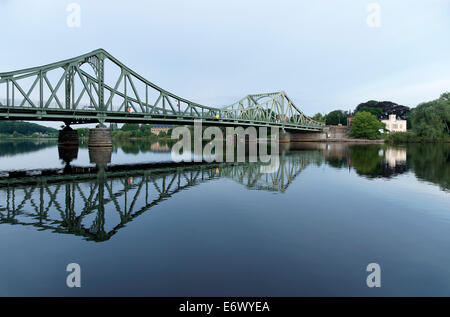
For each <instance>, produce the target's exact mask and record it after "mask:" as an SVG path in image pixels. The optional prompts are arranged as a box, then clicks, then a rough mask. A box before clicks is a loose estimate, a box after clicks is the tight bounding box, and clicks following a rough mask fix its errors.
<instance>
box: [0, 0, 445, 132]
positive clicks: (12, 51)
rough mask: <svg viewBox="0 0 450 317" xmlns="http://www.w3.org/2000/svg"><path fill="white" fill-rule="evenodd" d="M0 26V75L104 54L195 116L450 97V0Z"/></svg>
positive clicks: (106, 9) (104, 10)
mask: <svg viewBox="0 0 450 317" xmlns="http://www.w3.org/2000/svg"><path fill="white" fill-rule="evenodd" d="M71 3H76V4H78V5H79V8H80V15H79V17H80V20H79V21H80V24H79V27H73V25H71V26H72V27H71V26H70V25H69V24H68V23H67V19H68V16H69V15H70V14H71V13H72V12H70V11H68V10H67V8H68V6H69V5H70V4H71ZM0 16H1V19H0V30H2V31H1V33H0V34H1V36H0V41H1V46H0V72H5V71H12V70H18V69H23V68H27V67H33V66H39V65H45V64H48V63H51V62H56V61H60V60H64V59H67V58H71V57H75V56H78V55H81V54H84V53H87V52H90V51H93V50H95V49H97V48H103V49H105V50H107V51H108V52H109V53H111V54H112V55H113V56H115V57H116V58H117V59H119V60H120V61H122V62H123V63H124V64H125V65H127V66H128V67H130V68H131V69H133V70H135V71H136V72H138V73H139V74H140V75H142V76H143V77H145V78H146V79H148V80H150V81H151V82H153V83H155V84H157V85H158V86H160V87H162V88H164V89H166V90H168V91H170V92H172V93H174V94H176V95H178V96H181V97H184V98H187V99H190V100H192V101H194V102H197V103H200V104H203V105H208V106H223V105H227V104H231V103H233V102H234V101H237V100H238V99H240V98H242V97H243V96H245V95H247V94H253V93H261V92H273V91H280V90H284V91H285V92H286V93H287V95H288V96H289V97H290V98H291V100H293V102H294V103H295V104H296V105H297V106H298V107H299V108H300V109H301V110H302V111H304V112H305V113H306V114H307V115H314V114H315V113H317V112H322V113H327V112H329V111H331V110H334V109H343V110H349V109H354V108H355V107H356V106H357V105H358V104H359V103H361V102H365V101H368V100H372V99H373V100H380V101H384V100H389V101H393V102H396V103H398V104H401V105H406V106H409V107H415V106H417V105H418V104H419V103H421V102H424V101H429V100H433V99H436V98H438V97H439V95H440V94H442V93H443V92H445V91H450V54H449V52H450V41H449V33H450V32H449V31H450V0H428V1H419V0H378V1H373V0H370V1H365V0H315V1H312V0H309V1H298V0H297V1H294V0H292V1H288V0H277V1H275V0H271V1H269V0H226V1H222V0H189V1H188V0H184V1H182V0H165V1H138V0H127V1H115V0H109V1H104V0H95V1H92V0H77V1H64V0H54V1H51V0H40V1H32V0H0ZM72 21H73V20H72ZM50 125H51V124H50ZM53 125H55V123H53ZM58 126H59V124H58Z"/></svg>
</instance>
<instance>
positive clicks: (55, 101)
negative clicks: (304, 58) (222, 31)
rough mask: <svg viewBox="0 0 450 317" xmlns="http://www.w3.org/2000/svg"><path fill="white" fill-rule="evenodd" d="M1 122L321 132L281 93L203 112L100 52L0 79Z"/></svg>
mask: <svg viewBox="0 0 450 317" xmlns="http://www.w3.org/2000/svg"><path fill="white" fill-rule="evenodd" d="M0 119H10V120H47V121H64V122H66V123H67V124H70V123H93V122H101V123H103V122H135V123H158V122H161V123H171V124H192V123H193V120H196V119H201V120H202V121H203V123H204V124H205V125H225V126H236V125H243V126H278V127H280V128H286V129H292V130H306V131H321V130H322V128H323V126H322V124H321V123H319V122H316V121H314V120H313V119H311V118H309V117H308V116H306V115H305V114H303V112H302V111H300V110H299V108H298V107H296V106H295V104H294V103H293V102H292V101H291V100H290V99H289V97H287V95H286V94H285V93H284V92H278V93H268V94H258V95H248V96H246V97H245V98H243V99H242V100H240V101H238V102H236V103H234V104H232V105H230V106H226V107H209V106H203V105H200V104H198V103H195V102H192V101H190V100H187V99H184V98H181V97H178V96H176V95H175V94H172V93H170V92H168V91H166V90H164V89H162V88H161V87H158V86H157V85H155V84H153V83H152V82H150V81H148V80H146V79H145V78H143V77H142V76H140V75H139V74H138V73H137V72H135V71H133V70H132V69H130V68H128V67H127V66H125V65H124V64H123V63H121V62H120V61H119V60H117V59H116V58H114V57H113V56H112V55H111V54H109V53H108V52H106V51H105V50H103V49H98V50H95V51H93V52H91V53H88V54H84V55H81V56H78V57H75V58H71V59H68V60H64V61H61V62H56V63H52V64H48V65H45V66H40V67H34V68H28V69H24V70H19V71H12V72H6V73H0Z"/></svg>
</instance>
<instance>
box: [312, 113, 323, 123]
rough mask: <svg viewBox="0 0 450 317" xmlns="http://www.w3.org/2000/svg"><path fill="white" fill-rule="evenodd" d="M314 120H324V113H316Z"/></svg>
mask: <svg viewBox="0 0 450 317" xmlns="http://www.w3.org/2000/svg"><path fill="white" fill-rule="evenodd" d="M312 118H313V119H314V120H316V121H319V122H325V119H326V115H324V114H321V113H320V112H318V113H316V114H315V115H314V116H313V117H312Z"/></svg>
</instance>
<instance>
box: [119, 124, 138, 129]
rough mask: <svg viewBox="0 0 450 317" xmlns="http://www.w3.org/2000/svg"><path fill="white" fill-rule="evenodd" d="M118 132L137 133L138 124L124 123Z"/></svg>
mask: <svg viewBox="0 0 450 317" xmlns="http://www.w3.org/2000/svg"><path fill="white" fill-rule="evenodd" d="M120 130H122V131H137V130H139V124H134V123H125V124H124V125H123V126H122V128H121V129H120Z"/></svg>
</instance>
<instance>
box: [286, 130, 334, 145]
mask: <svg viewBox="0 0 450 317" xmlns="http://www.w3.org/2000/svg"><path fill="white" fill-rule="evenodd" d="M326 138H327V135H326V133H324V132H283V131H280V139H279V142H280V143H291V142H308V141H319V140H326Z"/></svg>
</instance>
